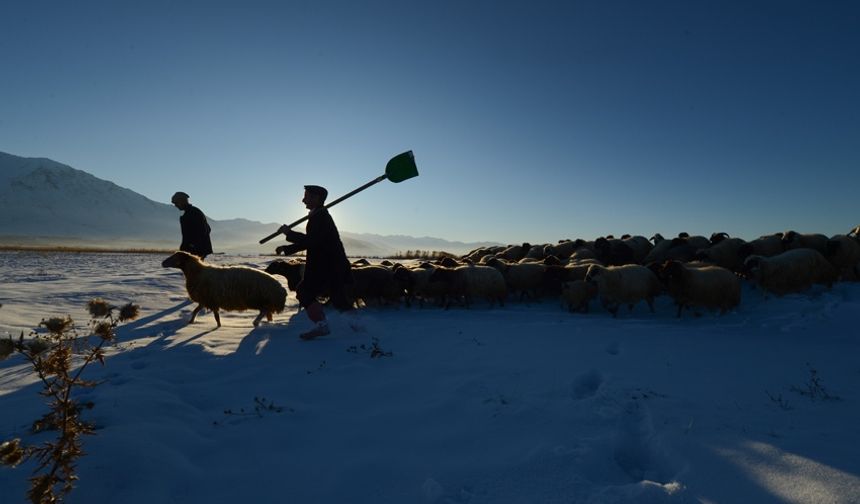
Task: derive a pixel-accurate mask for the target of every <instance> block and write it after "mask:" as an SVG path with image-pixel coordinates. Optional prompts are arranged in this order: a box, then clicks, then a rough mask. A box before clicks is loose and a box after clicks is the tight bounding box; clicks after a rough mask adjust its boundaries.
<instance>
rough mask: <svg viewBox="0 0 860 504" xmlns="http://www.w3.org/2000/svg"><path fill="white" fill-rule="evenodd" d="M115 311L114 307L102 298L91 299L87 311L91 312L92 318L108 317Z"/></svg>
mask: <svg viewBox="0 0 860 504" xmlns="http://www.w3.org/2000/svg"><path fill="white" fill-rule="evenodd" d="M113 309H114V307H113V306H111V305H109V304H108V303H107V301H105V300H104V299H101V298H95V299H91V300H90V301H89V302H88V303H87V310H89V312H90V316H91V317H92V318H104V317H108V316H110V314H111V311H112V310H113Z"/></svg>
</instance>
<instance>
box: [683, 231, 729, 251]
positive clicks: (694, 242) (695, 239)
mask: <svg viewBox="0 0 860 504" xmlns="http://www.w3.org/2000/svg"><path fill="white" fill-rule="evenodd" d="M714 234H715V235H718V234H719V233H714ZM678 238H681V239H683V240H685V241H686V242H687V243H689V244H690V245H691V246H692V247H693V248H694V249H695V250H699V249H703V248H708V247H710V246H711V244H712V242H711V240H710V239H708V238H705V237H704V236H701V235H695V236H690V233H684V232H681V233H678Z"/></svg>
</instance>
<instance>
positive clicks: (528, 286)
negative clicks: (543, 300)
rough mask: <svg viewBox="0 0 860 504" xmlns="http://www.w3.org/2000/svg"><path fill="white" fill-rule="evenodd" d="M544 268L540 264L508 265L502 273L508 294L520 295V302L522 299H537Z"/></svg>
mask: <svg viewBox="0 0 860 504" xmlns="http://www.w3.org/2000/svg"><path fill="white" fill-rule="evenodd" d="M545 272H546V266H545V265H543V264H542V263H533V262H530V263H515V264H510V265H508V267H507V268H506V269H505V271H503V274H504V277H505V284H506V285H507V286H508V291H509V292H514V293H517V292H519V293H520V301H522V299H523V297H530V298H532V299H537V297H538V291H539V290H540V288H541V286H542V285H543V280H544V273H545Z"/></svg>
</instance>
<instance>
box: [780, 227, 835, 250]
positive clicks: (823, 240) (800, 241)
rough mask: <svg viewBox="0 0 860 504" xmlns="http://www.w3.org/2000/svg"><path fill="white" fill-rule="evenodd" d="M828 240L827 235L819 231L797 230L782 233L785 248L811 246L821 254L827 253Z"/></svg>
mask: <svg viewBox="0 0 860 504" xmlns="http://www.w3.org/2000/svg"><path fill="white" fill-rule="evenodd" d="M827 240H828V238H827V236H825V235H823V234H818V233H804V234H801V233H798V232H796V231H787V232H785V233H783V235H782V243H783V245H784V246H785V250H792V249H798V248H811V249H815V250H817V251H818V252H820V253H821V254H826V253H827Z"/></svg>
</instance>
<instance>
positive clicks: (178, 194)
mask: <svg viewBox="0 0 860 504" xmlns="http://www.w3.org/2000/svg"><path fill="white" fill-rule="evenodd" d="M190 197H191V196H189V195H188V193H184V192H182V191H176V192H175V193H174V194H173V197H172V198H170V201H176V200H186V201H187V200H188V198H190Z"/></svg>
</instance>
